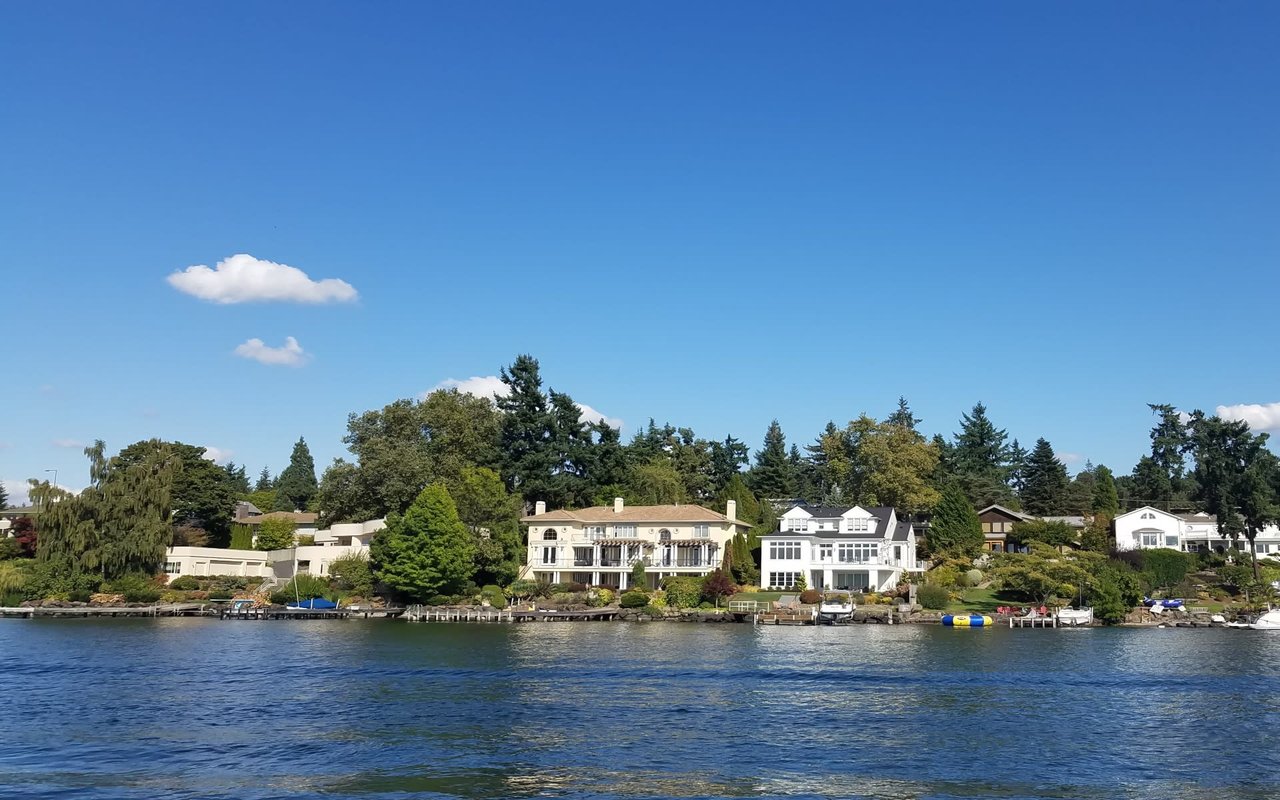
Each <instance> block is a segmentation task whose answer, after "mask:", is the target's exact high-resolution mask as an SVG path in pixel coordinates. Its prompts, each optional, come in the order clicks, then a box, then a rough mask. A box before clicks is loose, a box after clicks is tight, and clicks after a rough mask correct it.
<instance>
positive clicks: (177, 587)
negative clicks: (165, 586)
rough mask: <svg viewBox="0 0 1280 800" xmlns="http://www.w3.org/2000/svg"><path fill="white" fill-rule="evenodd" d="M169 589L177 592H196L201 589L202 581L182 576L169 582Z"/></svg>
mask: <svg viewBox="0 0 1280 800" xmlns="http://www.w3.org/2000/svg"><path fill="white" fill-rule="evenodd" d="M169 588H170V589H173V590H174V591H175V592H194V591H195V590H197V589H199V588H200V581H198V580H196V579H195V578H194V577H192V576H190V575H181V576H179V577H177V578H174V579H173V580H171V581H169Z"/></svg>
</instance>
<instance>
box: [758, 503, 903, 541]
mask: <svg viewBox="0 0 1280 800" xmlns="http://www.w3.org/2000/svg"><path fill="white" fill-rule="evenodd" d="M813 508H815V507H810V506H805V510H807V511H809V513H810V514H813ZM831 508H834V506H827V507H826V508H825V509H824V510H829V509H831ZM850 508H853V506H849V507H848V508H846V509H845V510H844V511H848V510H849V509H850ZM866 510H867V512H868V513H870V514H871V516H873V517H875V520H876V529H875V530H874V531H867V532H866V533H841V532H839V531H807V532H804V533H799V532H796V531H774V532H773V533H770V534H767V535H768V536H815V537H817V536H821V537H822V538H823V539H887V538H889V533H890V531H889V518H890V517H891V516H893V513H894V511H893V507H892V506H873V507H871V508H868V509H866ZM844 511H841V512H840V514H843V513H844ZM840 514H835V515H833V517H838V516H840ZM814 516H815V517H818V515H817V514H814ZM831 518H832V517H828V516H823V517H821V519H831ZM901 525H906V526H907V527H908V529H909V528H910V527H911V524H910V523H907V522H904V523H899V527H900V526H901ZM894 533H895V536H894V538H897V536H896V531H895V532H894ZM903 538H904V539H905V538H906V537H905V536H904V537H903Z"/></svg>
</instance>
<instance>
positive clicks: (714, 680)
mask: <svg viewBox="0 0 1280 800" xmlns="http://www.w3.org/2000/svg"><path fill="white" fill-rule="evenodd" d="M1278 665H1280V634H1266V633H1261V632H1252V631H1228V630H1102V629H1097V630H1081V631H1052V630H1051V631H1039V630H1037V631H1008V630H1003V629H996V630H950V629H943V628H935V627H925V626H905V625H900V626H894V627H881V626H853V627H847V628H786V627H759V628H753V627H751V626H747V625H723V626H720V625H680V624H624V623H587V624H563V623H561V624H540V625H514V626H511V625H487V626H485V625H469V626H468V625H441V624H434V625H433V624H420V625H413V624H408V623H399V622H387V621H370V622H334V621H324V622H220V621H216V620H186V619H171V620H118V621H84V620H49V621H43V620H8V621H4V622H0V674H3V676H4V685H5V688H4V695H3V696H4V704H3V707H0V743H2V744H3V746H2V747H0V795H3V796H5V797H10V796H12V797H35V798H42V797H50V798H52V797H60V798H61V797H74V798H112V799H113V800H114V799H116V798H157V797H171V798H197V797H198V798H238V799H240V798H243V799H246V800H254V799H256V798H313V797H314V798H330V797H353V798H370V799H372V798H406V797H428V798H433V797H441V798H443V797H463V798H488V797H568V798H613V797H637V798H651V797H653V798H657V797H672V798H694V797H776V796H793V797H802V796H813V797H864V798H978V797H994V798H1086V799H1091V798H1153V799H1154V798H1159V799H1160V800H1171V799H1172V800H1177V799H1179V798H1195V799H1196V800H1199V798H1205V800H1208V799H1209V798H1215V799H1216V798H1274V797H1278V796H1280V737H1277V734H1276V731H1277V727H1278V726H1280V677H1278V676H1277V666H1278Z"/></svg>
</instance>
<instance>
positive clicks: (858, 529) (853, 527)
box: [849, 517, 871, 533]
mask: <svg viewBox="0 0 1280 800" xmlns="http://www.w3.org/2000/svg"><path fill="white" fill-rule="evenodd" d="M849 530H850V531H853V532H854V533H866V532H867V531H869V530H871V520H870V519H868V518H866V517H854V518H853V519H851V520H849Z"/></svg>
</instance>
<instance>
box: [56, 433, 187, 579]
mask: <svg viewBox="0 0 1280 800" xmlns="http://www.w3.org/2000/svg"><path fill="white" fill-rule="evenodd" d="M105 450H106V445H105V444H103V443H102V441H101V440H99V441H97V442H94V443H93V445H92V446H90V447H86V448H85V450H84V454H85V455H86V456H87V457H88V458H89V486H88V487H87V488H86V489H85V490H84V491H83V492H81V493H80V494H78V495H75V496H73V497H67V498H63V499H61V500H60V501H58V502H56V503H52V504H51V505H50V506H49V508H48V509H47V510H46V511H45V513H44V514H43V515H42V516H41V519H40V540H39V545H38V548H39V549H38V551H37V554H38V556H39V557H40V558H41V559H42V560H44V561H48V562H50V563H52V564H53V565H54V567H55V569H56V570H57V571H58V572H62V573H65V574H90V575H96V576H100V577H101V578H102V579H103V580H112V579H114V578H117V577H119V576H121V575H125V574H128V573H131V572H143V573H153V572H155V571H156V570H157V569H158V568H159V567H160V565H161V564H162V563H164V556H165V548H167V547H168V546H169V545H170V543H171V541H172V539H173V532H172V528H171V526H170V517H171V516H172V513H173V512H172V495H173V482H174V478H175V477H176V475H177V472H178V470H179V469H180V468H181V460H180V459H179V457H178V455H177V454H176V453H175V452H174V451H173V449H172V448H170V447H168V446H167V445H165V444H163V443H160V442H157V443H156V446H155V447H153V448H149V449H148V451H147V452H146V453H145V454H144V455H143V457H142V458H140V459H137V460H135V461H132V462H130V463H124V462H121V461H120V460H119V459H117V458H110V459H108V458H107V457H106V455H105Z"/></svg>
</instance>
